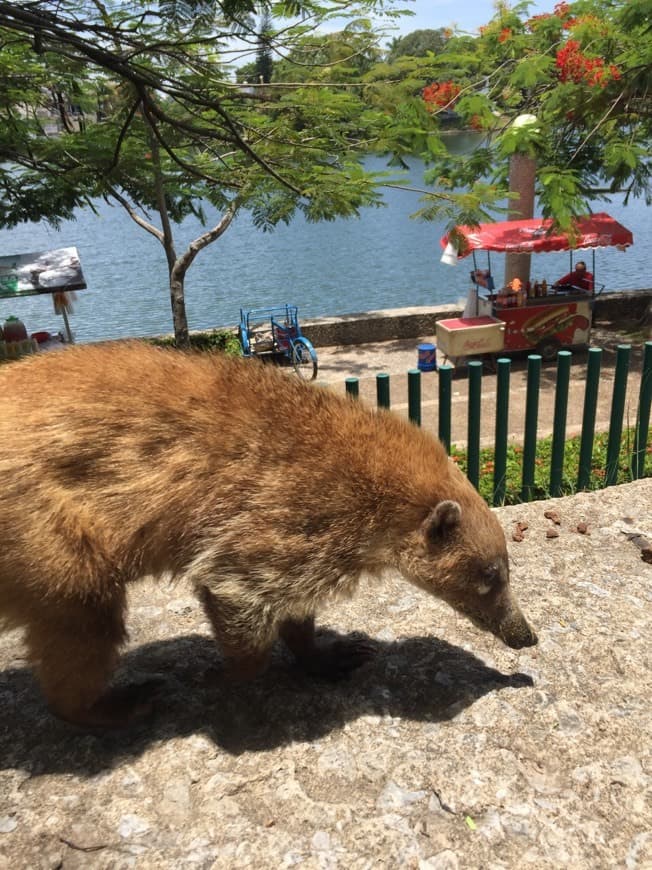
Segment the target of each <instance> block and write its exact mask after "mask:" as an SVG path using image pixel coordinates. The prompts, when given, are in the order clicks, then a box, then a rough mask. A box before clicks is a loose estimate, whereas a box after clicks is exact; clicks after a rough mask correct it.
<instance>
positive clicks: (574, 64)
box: [555, 39, 620, 88]
mask: <svg viewBox="0 0 652 870" xmlns="http://www.w3.org/2000/svg"><path fill="white" fill-rule="evenodd" d="M555 65H556V67H557V69H558V70H559V78H560V80H561V81H562V82H574V83H575V84H581V83H584V84H587V85H589V86H590V87H596V86H600V87H602V88H604V87H605V86H606V85H607V83H608V82H609V81H610V80H611V79H618V78H620V71H619V70H618V68H617V67H615V66H614V65H613V64H611V66H610V67H609V68H608V69H605V66H604V61H603V59H602V58H601V57H588V56H587V55H585V54H583V53H582V51H581V49H580V44H579V42H578V41H577V40H576V39H569V40H568V41H567V42H566V44H565V45H564V46H563V47H562V48H560V49H559V51H558V52H557V55H556V59H555Z"/></svg>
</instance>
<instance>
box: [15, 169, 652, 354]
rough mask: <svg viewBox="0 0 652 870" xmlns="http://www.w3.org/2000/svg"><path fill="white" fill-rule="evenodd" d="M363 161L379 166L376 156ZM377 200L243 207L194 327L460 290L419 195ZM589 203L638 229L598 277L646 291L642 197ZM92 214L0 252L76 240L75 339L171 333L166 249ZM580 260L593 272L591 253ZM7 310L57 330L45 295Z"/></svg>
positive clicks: (111, 215) (197, 278) (191, 281)
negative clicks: (294, 212)
mask: <svg viewBox="0 0 652 870" xmlns="http://www.w3.org/2000/svg"><path fill="white" fill-rule="evenodd" d="M367 165H368V166H369V168H373V169H383V168H385V164H384V162H383V161H382V160H381V159H377V158H374V159H370V160H369V161H367ZM422 171H423V167H422V165H421V164H420V163H419V162H418V161H415V162H414V163H413V166H412V169H411V171H410V174H409V177H408V178H406V183H407V184H410V185H413V186H415V187H423V181H422ZM384 199H385V202H386V207H384V208H377V209H372V208H370V209H364V210H363V212H362V214H361V216H360V218H359V219H351V220H337V221H333V222H332V223H321V224H308V223H306V221H305V220H304V219H303V218H302V217H298V218H296V219H295V220H293V221H292V223H291V224H290V225H289V226H280V227H278V228H277V229H276V230H275V231H274V232H272V233H262V232H260V231H259V230H256V229H255V228H254V227H253V225H252V223H251V220H250V219H249V216H248V215H247V214H246V213H243V214H242V215H241V216H240V217H239V218H238V219H237V220H236V221H235V222H234V223H233V224H232V225H231V227H230V228H229V229H228V230H227V231H226V233H225V234H224V236H222V238H221V239H218V241H216V242H214V243H213V244H212V245H210V246H209V247H208V248H205V249H204V250H203V251H202V252H201V253H200V254H199V255H198V257H197V259H196V260H195V262H194V263H193V265H192V266H191V267H190V270H189V271H188V274H187V277H186V306H187V313H188V321H189V325H190V328H191V329H204V328H210V327H213V326H225V325H235V324H236V323H237V322H238V316H239V314H238V312H239V308H240V306H242V307H262V306H267V305H274V304H278V303H284V302H291V303H294V304H296V305H298V306H299V316H300V318H301V319H309V318H311V317H317V316H326V315H338V314H349V313H353V312H359V311H371V310H375V309H381V308H400V307H405V306H412V305H437V304H440V303H445V302H457V301H458V300H459V299H461V298H463V297H465V296H466V292H467V289H468V286H469V277H468V276H469V271H470V269H471V268H472V259H471V258H470V257H469V258H468V259H467V260H465V261H463V262H462V263H461V264H460V265H458V266H456V267H451V266H445V265H444V264H442V263H440V260H439V258H440V256H441V248H440V245H439V239H440V237H441V235H442V234H443V231H444V226H443V223H440V224H437V223H421V222H417V221H415V220H412V219H410V215H411V214H412V213H413V212H414V211H416V210H417V209H418V208H419V194H418V193H413V192H410V191H405V190H395V189H387V190H386V191H385V194H384ZM594 208H595V210H596V211H602V210H604V211H608V212H609V213H610V214H611V215H612V216H613V217H615V218H616V219H618V220H620V221H621V222H622V223H623V224H625V226H627V227H628V228H629V229H630V230H632V232H633V233H634V245H633V247H632V248H630V249H629V251H628V252H627V253H619V252H617V251H616V250H615V249H603V250H599V251H597V252H596V281H597V282H598V283H600V284H605V285H606V288H607V289H608V290H621V289H637V288H641V287H650V286H651V284H652V282H651V281H650V276H649V268H650V266H649V264H650V261H651V260H652V230H651V229H650V222H649V220H648V219H647V208H646V206H645V203H644V202H643V201H641V200H636V201H633V202H631V203H630V204H629V205H628V206H626V207H625V206H623V204H622V198H615V199H614V200H613V201H612V202H609V203H605V204H604V205H600V204H596V205H595V206H594ZM98 211H99V214H97V215H95V214H93V213H92V212H91V211H90V210H80V211H79V214H78V216H77V219H76V220H75V221H67V222H65V223H64V224H63V225H62V227H61V229H60V230H59V231H56V230H53V229H52V228H51V227H49V226H48V225H47V224H45V223H41V224H24V225H22V226H19V227H17V228H16V229H13V230H0V254H1V255H10V254H17V253H27V252H30V251H38V250H44V249H48V248H58V247H65V246H68V245H75V246H76V247H77V248H78V250H79V255H80V259H81V263H82V268H83V271H84V275H85V277H86V281H87V283H88V289H87V290H82V291H80V292H79V293H78V294H77V302H76V304H75V312H74V314H73V315H72V317H71V326H72V329H73V333H74V335H75V338H76V340H77V341H80V342H84V341H94V340H98V339H104V338H118V337H128V336H136V335H156V334H160V333H165V332H170V331H171V328H172V319H171V313H170V305H169V293H168V288H167V274H166V271H167V270H166V261H165V257H164V254H163V248H162V247H161V245H160V244H159V242H158V241H157V240H156V239H154V238H153V237H152V236H150V235H149V234H148V233H146V232H145V231H143V230H141V229H140V228H139V227H137V226H136V225H135V224H134V223H133V221H131V219H130V218H129V217H128V216H127V214H126V213H125V212H124V211H123V210H122V209H120V208H119V207H117V206H115V207H111V206H108V205H106V204H105V203H103V202H100V203H98ZM213 216H214V217H215V218H217V215H216V214H214V215H213ZM209 217H210V214H209ZM201 229H202V228H201V226H200V225H199V223H198V222H197V221H196V220H194V219H193V220H191V219H188V220H186V221H185V222H184V223H183V224H182V225H181V226H180V227H177V228H176V229H175V235H176V239H177V252H180V251H182V250H183V248H184V245H185V244H186V243H187V242H188V241H190V240H191V239H193V238H194V237H195V236H197V235H198V234H199V233H200V232H201ZM478 257H479V259H478V265H479V266H482V267H484V266H486V254H484V253H480V254H479V255H478ZM585 259H586V260H587V261H588V263H589V268H590V263H591V254H590V252H587V253H586V256H585ZM491 262H492V268H493V271H494V274H495V275H496V276H498V280H502V272H503V257H502V256H501V255H492V261H491ZM568 264H569V257H568V254H564V253H561V254H542V255H539V256H537V257H534V258H533V265H532V277H533V278H544V277H545V278H546V279H547V280H548V281H550V280H552V279H554V278H556V277H558V276H559V275H560V274H563V273H565V272H566V271H567V270H568ZM10 314H16V315H18V316H20V317H22V318H23V320H25V323H26V325H27V328H28V331H30V332H34V331H36V330H40V329H49V330H50V331H54V332H57V331H58V330H60V329H61V328H62V321H61V319H60V318H59V317H57V316H56V315H55V314H54V312H53V308H52V302H51V299H50V297H49V296H40V297H27V298H25V299H20V300H8V299H0V320H4V318H5V317H6V316H8V315H10Z"/></svg>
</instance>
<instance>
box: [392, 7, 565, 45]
mask: <svg viewBox="0 0 652 870" xmlns="http://www.w3.org/2000/svg"><path fill="white" fill-rule="evenodd" d="M558 2H559V0H536V2H534V3H532V5H531V6H530V9H529V12H530V15H541V14H542V13H544V12H552V10H553V9H554V7H555V5H556V4H557V3H558ZM403 6H404V7H405V8H406V9H410V10H411V11H412V12H414V13H415V14H414V15H412V16H410V17H408V16H405V17H404V18H403V19H399V22H398V31H397V33H396V35H397V36H400V35H402V34H405V33H412V31H413V30H436V29H437V28H438V27H453V26H455V25H456V26H457V27H458V28H459V29H460V30H464V31H466V32H470V33H473V32H477V30H478V28H479V27H480V26H481V25H483V24H486V23H487V22H488V21H490V20H491V18H493V16H494V12H495V8H494V3H493V0H413V2H410V0H403Z"/></svg>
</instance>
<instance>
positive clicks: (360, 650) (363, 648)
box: [297, 635, 376, 681]
mask: <svg viewBox="0 0 652 870" xmlns="http://www.w3.org/2000/svg"><path fill="white" fill-rule="evenodd" d="M375 654H376V645H375V644H374V643H373V642H372V641H370V640H369V639H368V638H350V637H348V638H323V637H320V636H319V635H318V636H317V637H316V639H315V646H314V649H313V650H312V651H311V653H310V655H307V656H305V657H302V658H300V659H298V660H297V663H298V665H299V667H300V668H301V670H303V671H305V673H307V674H310V676H313V677H318V678H320V679H323V680H332V681H336V680H341V679H344V678H345V677H348V676H349V674H350V673H351V672H352V671H355V670H356V669H357V668H359V667H361V666H362V665H364V664H365V662H368V661H369V660H370V659H371V658H373V657H374V655H375Z"/></svg>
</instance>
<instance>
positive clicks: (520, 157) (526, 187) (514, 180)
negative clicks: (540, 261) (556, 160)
mask: <svg viewBox="0 0 652 870" xmlns="http://www.w3.org/2000/svg"><path fill="white" fill-rule="evenodd" d="M536 168H537V167H536V160H535V159H534V158H533V157H528V156H527V155H526V154H512V156H511V158H510V161H509V189H510V191H511V192H513V193H518V195H519V197H518V199H513V200H510V206H509V220H527V219H528V218H532V217H534V182H535V177H536ZM512 278H520V279H521V281H522V282H523V286H524V287H525V282H526V281H529V279H530V254H507V255H506V256H505V284H508V283H509V282H510V281H511V280H512Z"/></svg>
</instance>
